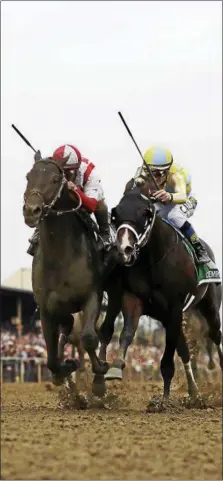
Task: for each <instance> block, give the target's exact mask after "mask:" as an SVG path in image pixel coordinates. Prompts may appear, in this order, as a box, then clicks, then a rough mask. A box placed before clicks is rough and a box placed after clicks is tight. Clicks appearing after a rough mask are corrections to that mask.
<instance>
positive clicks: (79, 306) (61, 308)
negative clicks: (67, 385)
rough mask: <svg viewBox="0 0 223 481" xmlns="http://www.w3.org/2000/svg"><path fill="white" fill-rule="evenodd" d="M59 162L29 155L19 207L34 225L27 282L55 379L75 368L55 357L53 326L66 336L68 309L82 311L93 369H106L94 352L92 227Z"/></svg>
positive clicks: (96, 263)
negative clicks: (31, 159)
mask: <svg viewBox="0 0 223 481" xmlns="http://www.w3.org/2000/svg"><path fill="white" fill-rule="evenodd" d="M67 160H68V158H66V159H64V164H65V163H66V161H67ZM62 167H63V166H61V168H60V167H59V166H58V165H57V164H56V163H55V162H54V161H53V160H52V159H51V158H47V159H43V160H39V159H35V163H34V165H33V167H32V169H31V171H30V172H29V173H28V174H27V187H26V191H25V194H24V207H23V215H24V219H25V223H26V224H27V225H28V226H30V227H37V226H38V228H39V235H40V240H39V244H38V246H37V249H36V253H35V256H34V260H33V266H32V284H33V291H34V297H35V301H36V303H37V305H38V306H39V308H40V318H41V321H42V328H43V334H44V338H45V341H46V347H47V356H48V361H47V365H48V368H49V369H50V370H51V372H52V374H53V379H54V382H55V383H58V384H59V383H60V382H62V381H63V379H64V378H65V377H67V376H69V375H70V374H71V372H73V371H74V370H76V368H77V367H78V366H77V363H76V361H74V360H69V361H68V362H63V361H62V360H60V359H59V357H58V338H59V330H60V329H62V331H63V333H64V335H66V336H69V334H70V333H71V331H72V328H73V317H72V313H76V312H79V311H83V325H84V328H83V332H82V341H83V346H84V348H85V350H86V351H87V352H88V354H89V357H90V360H91V363H92V370H93V372H94V373H97V374H105V372H106V371H107V368H108V365H107V364H106V363H104V362H102V361H100V360H99V359H98V357H97V355H96V349H97V346H98V335H97V333H96V331H95V325H96V321H97V319H98V317H99V314H100V309H101V302H102V295H103V290H102V281H101V268H102V265H101V264H102V262H101V258H100V257H99V253H98V251H97V248H96V246H95V240H94V236H93V234H92V230H91V229H89V228H88V227H87V225H86V220H85V216H84V212H83V211H82V209H81V200H80V198H79V196H78V195H75V194H74V197H73V199H71V197H70V193H69V191H68V188H67V182H66V179H65V176H64V172H63V170H62Z"/></svg>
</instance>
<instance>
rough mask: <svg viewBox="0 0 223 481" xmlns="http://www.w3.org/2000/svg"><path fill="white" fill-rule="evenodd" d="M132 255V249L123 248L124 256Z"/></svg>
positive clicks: (129, 247)
mask: <svg viewBox="0 0 223 481" xmlns="http://www.w3.org/2000/svg"><path fill="white" fill-rule="evenodd" d="M132 253H133V247H131V246H127V247H126V248H125V254H126V255H127V256H129V255H130V254H132Z"/></svg>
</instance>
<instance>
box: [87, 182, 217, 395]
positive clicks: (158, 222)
mask: <svg viewBox="0 0 223 481" xmlns="http://www.w3.org/2000/svg"><path fill="white" fill-rule="evenodd" d="M112 215H113V221H114V223H115V225H116V228H117V241H116V242H117V248H118V251H119V254H120V256H121V259H122V263H123V265H124V266H125V267H124V268H123V266H122V267H121V266H117V268H116V269H115V270H114V271H113V274H112V276H113V281H112V277H111V279H110V280H109V283H110V284H111V288H110V293H109V303H108V309H107V315H106V318H105V321H104V323H103V325H102V327H101V329H100V333H99V337H100V340H101V342H102V347H101V353H100V355H101V358H102V359H105V355H106V346H107V345H108V344H109V342H110V339H111V335H112V333H113V321H114V319H115V317H116V315H117V313H118V312H119V310H121V309H122V310H123V314H124V329H123V332H122V335H121V342H120V350H119V359H118V360H116V362H115V363H114V364H113V366H112V367H111V368H110V370H109V371H108V372H107V374H106V376H105V377H106V378H107V379H112V378H116V377H121V376H120V370H121V369H122V368H123V367H124V358H125V354H126V351H127V348H128V346H129V344H130V343H131V342H132V340H133V337H134V334H135V330H136V327H137V325H138V320H139V317H140V315H142V314H147V315H149V316H151V317H153V318H154V319H157V320H159V321H161V322H162V324H163V326H164V327H165V329H166V345H165V351H164V354H163V357H162V360H161V373H162V377H163V380H164V399H167V398H168V397H169V393H170V386H171V380H172V378H173V375H174V354H175V351H176V349H177V351H178V353H179V355H180V357H181V358H182V360H183V362H184V365H185V370H186V373H187V378H188V384H189V394H190V395H193V396H195V395H197V387H196V383H195V381H194V378H193V373H192V370H191V364H190V355H189V350H188V346H187V343H186V340H185V335H184V332H183V327H182V321H183V316H185V317H186V315H187V313H188V311H187V310H186V311H185V308H186V305H185V303H186V302H187V301H188V296H189V295H191V296H194V300H193V302H192V304H191V306H190V309H197V310H199V311H200V312H201V313H202V315H203V316H204V317H205V319H206V321H207V323H208V326H209V336H210V338H211V340H212V341H213V342H214V343H215V344H216V346H217V350H218V353H219V358H220V364H221V367H223V356H222V348H221V341H222V334H221V330H220V316H219V307H220V305H219V292H218V291H219V289H221V286H219V285H218V286H217V285H216V284H215V283H214V282H213V283H210V284H203V285H201V286H199V287H198V280H197V273H196V268H195V264H194V260H193V258H192V256H191V254H190V253H189V252H188V250H187V248H186V247H185V243H184V242H183V241H182V238H181V237H180V236H179V234H178V233H177V231H176V230H175V229H174V228H173V227H172V226H170V225H169V224H167V223H166V222H165V221H163V220H162V219H161V218H160V217H159V216H158V215H156V211H155V207H154V204H153V203H152V201H151V200H150V199H149V198H148V197H147V196H145V195H143V194H142V192H141V190H140V188H139V187H135V188H133V189H132V190H131V191H130V192H127V193H126V194H125V195H124V197H123V198H122V199H121V201H120V203H119V204H118V206H117V207H116V208H115V209H114V210H113V214H112ZM207 249H208V251H209V254H210V255H212V252H211V250H210V248H209V247H208V246H207ZM127 266H128V267H127ZM117 370H118V371H119V373H118V374H117ZM98 379H101V378H100V377H99V378H98V377H96V380H98Z"/></svg>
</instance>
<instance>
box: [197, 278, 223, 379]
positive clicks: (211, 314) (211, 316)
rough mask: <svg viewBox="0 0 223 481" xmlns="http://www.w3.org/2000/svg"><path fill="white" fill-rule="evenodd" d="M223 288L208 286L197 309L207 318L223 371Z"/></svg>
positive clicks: (210, 336)
mask: <svg viewBox="0 0 223 481" xmlns="http://www.w3.org/2000/svg"><path fill="white" fill-rule="evenodd" d="M220 287H221V286H216V284H210V285H209V286H208V290H207V292H206V294H205V296H204V297H203V299H202V300H201V301H200V302H199V304H198V306H197V308H198V309H199V311H200V312H201V314H202V315H203V316H204V317H205V319H206V321H207V323H208V327H209V331H208V335H209V338H210V339H211V341H213V342H214V344H215V345H216V347H217V351H218V355H219V361H220V366H221V369H222V370H223V352H222V332H221V320H220V314H219V310H220V304H221V300H220V294H219V288H220Z"/></svg>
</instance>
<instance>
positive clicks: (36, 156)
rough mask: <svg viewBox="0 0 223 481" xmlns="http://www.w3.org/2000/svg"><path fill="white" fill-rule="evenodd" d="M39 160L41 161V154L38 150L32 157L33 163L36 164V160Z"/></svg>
mask: <svg viewBox="0 0 223 481" xmlns="http://www.w3.org/2000/svg"><path fill="white" fill-rule="evenodd" d="M41 159H42V156H41V152H40V150H37V152H36V153H35V155H34V162H37V161H38V160H41Z"/></svg>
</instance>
